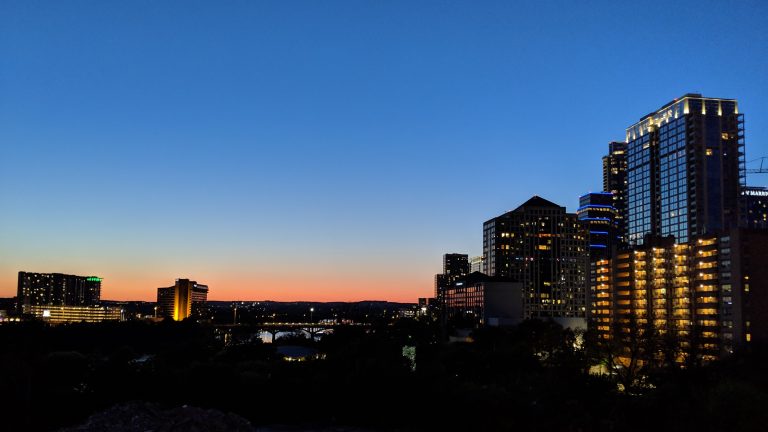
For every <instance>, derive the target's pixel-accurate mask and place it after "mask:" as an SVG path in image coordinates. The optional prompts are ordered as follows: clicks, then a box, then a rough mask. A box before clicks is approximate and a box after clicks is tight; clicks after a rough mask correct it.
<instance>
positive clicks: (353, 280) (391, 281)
mask: <svg viewBox="0 0 768 432" xmlns="http://www.w3.org/2000/svg"><path fill="white" fill-rule="evenodd" d="M99 276H100V277H102V278H103V281H102V284H101V298H102V299H103V300H133V301H151V302H154V301H156V300H157V288H160V287H169V286H173V285H174V283H175V280H176V278H189V279H191V280H194V281H197V282H198V283H201V284H205V285H208V287H209V292H208V300H211V301H235V300H243V301H260V300H273V301H316V302H335V301H339V302H354V301H362V300H386V301H392V302H401V303H416V302H417V301H418V298H419V297H430V296H432V295H433V294H432V290H433V287H432V285H433V282H432V276H431V275H413V274H411V275H407V277H406V276H401V277H395V276H391V275H387V276H380V277H366V276H364V275H344V276H338V275H332V274H325V275H317V276H314V275H263V276H261V277H255V276H253V275H249V274H233V273H230V272H227V273H224V274H215V273H203V272H201V273H188V274H178V275H176V276H173V277H165V276H160V277H149V276H135V275H134V274H125V273H122V272H121V273H109V272H105V273H102V274H99ZM16 289H17V288H16V277H15V275H14V276H13V277H11V278H7V277H4V278H3V280H2V291H0V292H2V294H0V296H3V297H12V296H15V295H16Z"/></svg>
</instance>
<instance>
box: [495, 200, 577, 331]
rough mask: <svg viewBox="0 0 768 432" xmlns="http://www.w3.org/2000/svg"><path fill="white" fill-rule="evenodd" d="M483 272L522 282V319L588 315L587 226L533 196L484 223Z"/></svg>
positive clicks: (562, 208)
mask: <svg viewBox="0 0 768 432" xmlns="http://www.w3.org/2000/svg"><path fill="white" fill-rule="evenodd" d="M483 256H484V258H485V261H484V268H485V271H484V273H485V274H486V275H488V276H493V277H499V278H504V279H510V280H513V281H516V282H520V283H521V284H522V295H523V315H524V318H577V319H584V318H585V317H586V300H587V298H586V272H587V268H588V259H589V252H588V250H587V240H586V230H585V228H584V227H583V225H582V224H581V223H580V222H579V220H578V218H577V216H576V215H575V214H571V213H566V211H565V207H561V206H559V205H557V204H555V203H553V202H551V201H548V200H545V199H544V198H541V197H538V196H534V197H533V198H531V199H529V200H528V201H526V202H525V203H523V204H522V205H521V206H519V207H518V208H516V209H515V210H512V211H510V212H507V213H505V214H503V215H501V216H498V217H496V218H493V219H491V220H489V221H487V222H485V223H484V224H483Z"/></svg>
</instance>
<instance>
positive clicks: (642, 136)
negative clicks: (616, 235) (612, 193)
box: [626, 94, 746, 245]
mask: <svg viewBox="0 0 768 432" xmlns="http://www.w3.org/2000/svg"><path fill="white" fill-rule="evenodd" d="M626 141H627V188H626V191H627V192H626V203H627V213H626V214H627V217H626V223H627V231H628V241H629V243H630V244H633V245H640V244H642V243H643V241H644V239H645V237H646V235H647V234H651V235H652V236H655V237H665V236H670V235H671V236H674V237H675V239H676V241H677V242H678V243H686V242H688V241H689V240H690V239H692V238H697V237H700V236H703V235H713V234H716V233H718V232H724V231H727V230H728V229H730V228H732V227H735V226H736V225H737V224H738V222H739V220H740V219H739V217H740V215H739V202H740V190H741V188H742V187H744V186H745V179H746V174H745V162H744V116H743V114H741V113H739V109H738V104H737V102H736V100H734V99H718V98H707V97H703V96H701V95H700V94H686V95H684V96H683V97H681V98H679V99H675V100H673V101H671V102H669V103H667V104H666V105H664V106H662V107H661V108H659V109H658V110H656V111H654V112H652V113H650V114H648V115H646V116H644V117H643V118H641V119H640V121H639V122H637V123H635V124H634V125H632V126H630V127H628V128H627V130H626Z"/></svg>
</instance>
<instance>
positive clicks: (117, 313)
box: [25, 305, 123, 324]
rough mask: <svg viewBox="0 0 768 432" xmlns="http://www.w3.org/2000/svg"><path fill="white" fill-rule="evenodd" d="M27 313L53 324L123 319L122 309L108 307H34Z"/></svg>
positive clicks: (29, 308) (28, 309)
mask: <svg viewBox="0 0 768 432" xmlns="http://www.w3.org/2000/svg"><path fill="white" fill-rule="evenodd" d="M25 313H27V314H30V315H33V316H34V317H35V318H37V319H40V320H43V321H45V322H47V323H51V324H62V323H74V322H87V323H99V322H104V321H121V320H122V319H123V310H122V309H120V308H116V307H108V306H61V305H47V306H41V305H32V306H28V307H27V308H26V310H25Z"/></svg>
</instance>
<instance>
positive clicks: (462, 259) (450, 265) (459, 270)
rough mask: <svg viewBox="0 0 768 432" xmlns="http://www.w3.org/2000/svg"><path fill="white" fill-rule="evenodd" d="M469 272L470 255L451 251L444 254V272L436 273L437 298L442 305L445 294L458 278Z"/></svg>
mask: <svg viewBox="0 0 768 432" xmlns="http://www.w3.org/2000/svg"><path fill="white" fill-rule="evenodd" d="M467 274H469V255H466V254H459V253H449V254H445V255H443V272H442V273H441V274H437V275H435V299H436V301H437V304H438V307H440V305H442V302H443V294H444V292H445V289H446V288H447V287H449V286H450V285H451V284H452V283H453V282H454V281H456V279H458V278H460V277H462V276H466V275H467Z"/></svg>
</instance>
